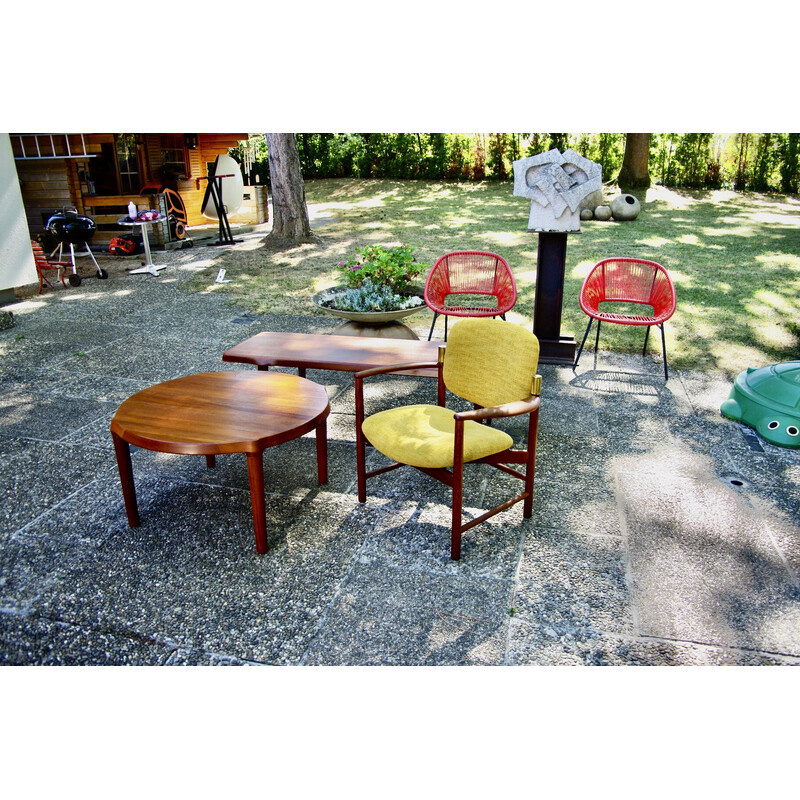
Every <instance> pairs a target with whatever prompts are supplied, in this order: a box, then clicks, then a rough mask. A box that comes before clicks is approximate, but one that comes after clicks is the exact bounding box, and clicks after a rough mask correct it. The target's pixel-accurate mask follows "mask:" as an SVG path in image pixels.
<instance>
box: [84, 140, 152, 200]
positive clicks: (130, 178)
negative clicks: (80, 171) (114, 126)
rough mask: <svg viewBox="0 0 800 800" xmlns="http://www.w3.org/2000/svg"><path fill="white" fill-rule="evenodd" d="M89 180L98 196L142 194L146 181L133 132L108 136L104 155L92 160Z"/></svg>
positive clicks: (103, 145) (101, 143)
mask: <svg viewBox="0 0 800 800" xmlns="http://www.w3.org/2000/svg"><path fill="white" fill-rule="evenodd" d="M87 178H88V180H89V181H91V183H92V184H93V186H94V190H95V194H98V195H102V196H106V195H120V194H138V193H139V189H140V188H141V186H142V180H141V176H140V167H139V154H138V150H137V145H136V136H135V135H134V134H132V133H118V134H113V135H112V134H108V135H107V136H106V135H104V136H103V141H101V142H100V152H99V153H98V155H97V157H96V158H92V159H90V160H89V175H88V176H87Z"/></svg>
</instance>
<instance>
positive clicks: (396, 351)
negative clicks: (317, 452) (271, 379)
mask: <svg viewBox="0 0 800 800" xmlns="http://www.w3.org/2000/svg"><path fill="white" fill-rule="evenodd" d="M442 346H444V342H426V341H422V340H419V339H382V338H378V337H368V336H337V335H333V334H329V333H274V332H272V331H265V332H263V333H257V334H256V335H255V336H251V337H250V338H249V339H246V340H245V341H244V342H242V343H241V344H237V345H236V346H235V347H232V348H230V350H226V351H225V352H224V353H223V355H222V360H223V361H231V362H235V363H240V364H255V365H256V366H257V367H258V369H260V370H267V369H269V368H270V367H297V369H298V374H299V375H300V377H305V374H306V370H307V369H327V370H336V371H342V372H359V371H360V370H362V369H371V368H372V367H388V366H391V365H392V364H413V363H420V362H430V363H436V361H437V359H438V356H439V348H440V347H442ZM403 374H405V375H423V376H425V377H431V378H435V377H436V376H437V370H436V369H435V368H430V369H427V368H426V369H418V370H408V371H406V372H404V373H403Z"/></svg>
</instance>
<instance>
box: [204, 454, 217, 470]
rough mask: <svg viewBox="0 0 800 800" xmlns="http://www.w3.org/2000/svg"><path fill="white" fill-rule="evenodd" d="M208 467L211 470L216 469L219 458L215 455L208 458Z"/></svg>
mask: <svg viewBox="0 0 800 800" xmlns="http://www.w3.org/2000/svg"><path fill="white" fill-rule="evenodd" d="M206 466H207V467H208V468H209V469H214V467H216V466H217V457H216V456H214V455H210V456H206Z"/></svg>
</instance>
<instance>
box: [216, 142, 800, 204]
mask: <svg viewBox="0 0 800 800" xmlns="http://www.w3.org/2000/svg"><path fill="white" fill-rule="evenodd" d="M262 139H263V134H257V135H254V136H252V137H251V139H250V142H249V143H248V148H249V151H250V153H251V155H250V160H251V162H252V167H251V168H250V171H249V174H250V175H251V179H252V177H253V176H255V175H258V176H259V180H260V181H261V182H262V183H263V182H266V181H267V180H268V178H269V169H268V167H267V155H266V147H265V145H264V143H263V141H262ZM650 142H651V145H650V165H649V167H650V176H651V178H652V180H653V183H656V184H659V183H660V184H662V185H664V186H671V187H680V186H682V187H687V188H696V189H700V188H703V189H721V188H725V189H731V188H732V189H734V190H737V191H745V190H750V191H761V192H768V191H782V192H786V193H791V194H797V192H798V183H799V182H800V134H797V133H735V134H719V133H654V134H652V135H651V137H650ZM297 143H298V149H299V154H300V162H301V169H302V173H303V177H304V178H305V179H306V180H313V179H316V178H388V179H399V180H449V181H482V180H508V179H509V178H510V176H511V174H512V169H513V167H512V165H513V162H514V161H515V160H517V159H519V158H524V157H525V156H528V155H535V154H537V153H543V152H545V151H547V150H550V149H551V148H553V147H556V148H558V149H559V150H562V151H563V150H565V149H567V148H568V147H571V148H572V149H574V150H576V151H577V152H578V153H580V154H581V155H582V156H584V157H586V158H588V159H590V160H592V161H595V162H597V163H598V164H600V166H601V167H602V170H603V179H604V180H605V181H606V182H612V181H614V179H615V178H616V176H617V174H618V173H619V169H620V166H621V165H622V157H623V154H624V150H625V134H624V133H489V134H484V133H298V134H297ZM244 150H245V148H244V146H242V147H239V148H236V149H235V150H233V151H232V154H233V155H234V156H235V157H236V158H237V159H239V160H242V156H243V154H244Z"/></svg>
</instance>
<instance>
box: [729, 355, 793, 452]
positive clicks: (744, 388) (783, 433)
mask: <svg viewBox="0 0 800 800" xmlns="http://www.w3.org/2000/svg"><path fill="white" fill-rule="evenodd" d="M720 411H721V412H722V415H723V416H725V417H728V419H733V420H736V421H737V422H741V423H743V424H745V425H749V426H750V427H751V428H755V429H756V431H758V433H759V434H760V435H761V436H762V437H763V438H764V439H766V440H767V441H768V442H769V443H770V444H775V445H778V446H780V447H800V361H784V362H782V363H780V364H773V365H772V366H769V367H759V368H756V367H749V368H748V369H746V370H745V371H744V372H740V373H739V374H738V375H737V376H736V380H735V381H734V384H733V389H731V393H730V395H729V397H728V399H727V400H726V401H725V402H724V403H723V404H722V407H721V408H720Z"/></svg>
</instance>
